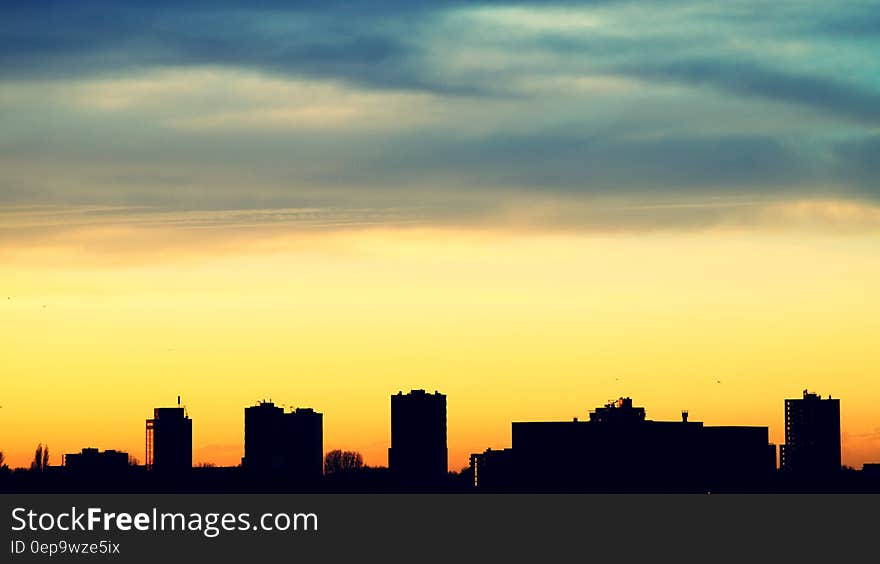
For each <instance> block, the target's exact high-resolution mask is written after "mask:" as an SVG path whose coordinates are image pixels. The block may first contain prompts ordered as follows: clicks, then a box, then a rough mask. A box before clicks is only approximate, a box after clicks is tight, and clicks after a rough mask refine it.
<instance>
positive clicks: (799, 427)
mask: <svg viewBox="0 0 880 564" xmlns="http://www.w3.org/2000/svg"><path fill="white" fill-rule="evenodd" d="M780 466H781V467H782V469H783V470H785V471H786V472H789V473H791V474H797V475H801V476H817V477H819V476H829V475H831V474H834V473H836V472H838V471H839V470H840V400H836V399H831V397H830V396H829V397H828V398H827V399H822V398H821V397H820V396H819V395H818V394H813V393H810V392H808V391H807V390H804V396H803V398H802V399H787V400H785V444H784V445H782V446H781V448H780Z"/></svg>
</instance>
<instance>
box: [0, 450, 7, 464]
mask: <svg viewBox="0 0 880 564" xmlns="http://www.w3.org/2000/svg"><path fill="white" fill-rule="evenodd" d="M0 468H6V455H5V454H3V451H2V450H0Z"/></svg>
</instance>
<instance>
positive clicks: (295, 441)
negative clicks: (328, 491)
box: [242, 402, 324, 482]
mask: <svg viewBox="0 0 880 564" xmlns="http://www.w3.org/2000/svg"><path fill="white" fill-rule="evenodd" d="M242 466H243V467H244V469H245V470H246V471H247V472H249V473H251V474H259V475H274V476H278V477H285V478H288V479H291V480H294V481H297V482H303V481H316V480H318V479H320V478H321V476H322V474H323V472H324V416H323V414H321V413H318V412H316V411H315V410H313V409H309V408H296V409H295V410H293V411H290V412H288V413H285V412H284V409H282V408H281V407H279V406H276V405H275V404H274V403H272V402H260V403H259V404H257V405H254V406H251V407H246V408H245V410H244V458H242Z"/></svg>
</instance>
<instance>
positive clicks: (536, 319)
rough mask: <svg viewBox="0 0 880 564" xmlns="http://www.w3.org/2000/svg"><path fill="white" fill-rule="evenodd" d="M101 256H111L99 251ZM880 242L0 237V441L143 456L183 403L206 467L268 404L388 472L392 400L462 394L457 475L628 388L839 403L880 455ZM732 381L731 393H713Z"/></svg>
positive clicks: (857, 453)
mask: <svg viewBox="0 0 880 564" xmlns="http://www.w3.org/2000/svg"><path fill="white" fill-rule="evenodd" d="M19 232H20V230H19ZM97 242H100V244H98V243H97ZM878 243H880V236H878V235H877V234H876V233H874V232H872V231H870V230H868V231H865V232H861V233H855V234H853V233H850V234H837V233H828V232H822V231H819V230H813V231H791V230H789V231H774V230H770V229H768V230H761V229H750V230H738V229H716V230H710V231H680V232H677V231H661V232H656V233H652V234H651V235H650V236H645V234H644V233H640V232H638V231H635V232H633V233H628V234H627V233H620V234H609V233H590V232H566V231H555V232H552V231H539V230H528V229H526V230H521V231H520V232H518V233H516V234H514V233H511V232H509V231H505V230H501V229H498V230H491V229H481V230H475V229H467V228H463V227H460V228H452V227H448V228H433V229H417V228H383V229H378V228H373V229H326V230H311V231H298V230H295V229H285V228H276V229H271V230H269V229H262V230H261V229H238V230H236V229H216V230H197V229H186V228H175V229H167V228H163V229H157V228H153V227H149V226H148V227H143V226H136V225H135V226H132V225H127V224H125V223H124V222H122V223H120V225H118V226H116V227H105V228H88V227H87V228H71V229H68V230H65V231H63V232H61V233H57V234H52V233H42V234H40V235H34V236H32V237H16V238H13V237H11V236H10V235H9V234H8V233H7V234H6V235H5V236H4V237H3V238H2V239H0V280H2V287H3V292H4V294H3V296H2V298H3V299H2V302H0V318H2V320H3V322H2V324H0V341H2V343H3V354H2V358H0V370H2V383H0V389H2V393H0V398H2V399H0V405H2V408H0V449H2V450H3V451H4V452H5V453H6V455H7V460H8V462H9V463H10V464H11V465H13V466H20V465H26V464H27V463H28V461H29V459H30V457H31V456H32V453H33V450H34V448H35V447H36V445H37V443H40V442H42V443H44V444H48V445H49V448H50V451H51V454H52V456H51V463H52V464H59V463H60V462H61V454H62V453H65V452H73V451H78V450H79V449H80V448H82V447H86V446H94V447H99V448H101V449H109V448H114V449H121V450H126V451H129V452H130V453H131V454H132V455H134V456H135V457H137V458H138V459H139V460H141V461H142V460H143V457H144V453H143V450H144V420H145V419H146V418H147V417H149V416H150V414H151V412H152V408H153V407H154V406H161V405H171V404H173V403H174V402H175V401H176V397H177V395H178V394H180V395H182V397H183V400H184V403H185V404H186V406H187V408H188V411H189V413H190V416H191V417H192V418H193V420H194V427H193V429H194V437H193V442H194V460H195V462H197V463H198V462H212V463H216V464H223V465H226V464H237V463H238V462H239V460H240V457H241V455H242V442H243V409H244V407H246V406H248V405H252V404H254V403H255V402H257V401H258V400H260V399H263V398H272V399H273V400H274V401H275V402H276V403H279V404H288V405H293V406H300V407H313V408H315V409H317V410H318V411H321V412H323V413H324V444H325V450H330V449H334V448H344V449H355V450H359V451H361V452H362V453H363V454H364V456H365V459H366V462H367V463H368V464H372V465H384V464H386V463H387V447H388V446H389V445H388V442H389V417H390V414H389V403H390V400H389V396H390V395H391V394H392V393H395V392H397V391H398V390H404V391H406V390H409V389H412V388H426V389H428V390H429V391H433V390H435V389H436V390H439V391H441V392H443V393H445V394H447V396H448V400H447V401H448V441H449V451H450V460H449V462H450V468H451V469H458V468H461V467H462V466H464V465H466V464H467V455H468V454H469V453H471V452H479V451H482V450H484V449H485V448H487V447H493V448H498V447H504V446H509V444H510V423H511V421H514V420H519V421H521V420H546V419H549V420H552V419H568V418H571V417H574V416H578V417H582V418H583V417H586V415H587V412H588V411H589V410H590V409H592V408H595V407H597V406H599V405H601V404H602V403H604V402H605V401H607V400H609V399H612V398H616V397H618V396H621V395H628V396H631V397H632V398H633V399H634V402H635V403H636V404H637V405H641V406H644V407H645V408H646V409H647V413H648V417H649V418H653V419H677V418H678V417H679V415H678V414H679V411H680V410H681V409H688V410H690V414H691V419H692V420H699V421H704V422H705V423H707V424H715V425H722V424H743V425H768V426H769V427H770V435H771V439H772V440H773V441H774V442H777V443H779V442H782V428H783V399H784V398H787V397H799V396H800V394H801V391H802V390H803V389H804V388H809V389H810V390H813V391H816V392H818V393H821V394H822V395H828V394H831V395H833V396H834V397H837V398H840V399H841V411H842V414H841V418H842V427H843V459H844V463H845V464H850V465H855V466H859V467H860V466H861V464H862V463H863V462H866V461H868V462H869V461H880V412H878V409H877V408H876V406H877V405H880V383H878V380H877V378H876V367H877V366H878V360H880V352H878V349H877V347H876V340H877V335H878V334H880V321H878V320H880V302H878V300H877V299H876V288H878V287H880V262H878V261H877V260H876V249H877V248H878ZM718 380H720V381H721V383H720V384H718V383H717V381H718Z"/></svg>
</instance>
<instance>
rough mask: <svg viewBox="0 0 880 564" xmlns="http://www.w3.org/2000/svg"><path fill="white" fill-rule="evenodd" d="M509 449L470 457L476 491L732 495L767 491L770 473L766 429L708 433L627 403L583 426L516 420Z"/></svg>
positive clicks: (771, 452)
mask: <svg viewBox="0 0 880 564" xmlns="http://www.w3.org/2000/svg"><path fill="white" fill-rule="evenodd" d="M511 435H512V436H511V442H512V447H511V449H510V450H509V452H508V451H506V450H505V451H487V452H485V453H482V454H477V455H473V456H472V457H471V465H472V469H473V472H474V479H475V483H476V485H477V487H478V488H480V489H507V490H511V489H519V490H526V491H737V490H754V489H759V488H762V487H765V486H768V485H769V480H770V478H771V477H772V475H773V472H774V471H775V468H776V453H775V446H774V445H772V444H770V443H769V432H768V429H767V427H743V426H725V427H710V426H706V425H704V424H703V423H702V422H698V421H691V420H689V418H688V412H687V411H683V412H682V417H681V420H680V421H652V420H649V419H646V416H645V409H644V408H642V407H634V406H633V404H632V400H631V399H630V398H620V399H619V400H617V401H616V402H609V403H607V404H606V405H605V406H603V407H599V408H597V409H595V410H594V411H592V412H591V413H590V414H589V421H579V420H578V419H576V418H575V419H573V420H571V421H548V422H521V423H520V422H515V423H513V424H512V425H511Z"/></svg>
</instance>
